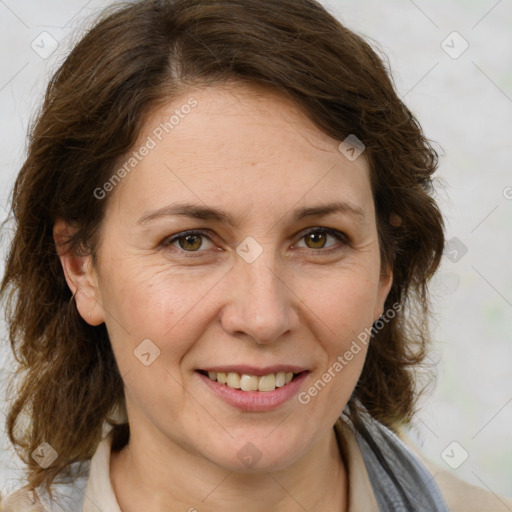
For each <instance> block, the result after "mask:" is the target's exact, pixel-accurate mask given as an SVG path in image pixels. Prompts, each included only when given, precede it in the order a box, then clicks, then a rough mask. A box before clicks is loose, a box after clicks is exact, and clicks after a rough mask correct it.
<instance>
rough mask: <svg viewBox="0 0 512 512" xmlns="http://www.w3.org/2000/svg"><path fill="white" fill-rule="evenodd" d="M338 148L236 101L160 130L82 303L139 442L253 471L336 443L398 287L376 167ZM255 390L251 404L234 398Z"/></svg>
mask: <svg viewBox="0 0 512 512" xmlns="http://www.w3.org/2000/svg"><path fill="white" fill-rule="evenodd" d="M191 98H193V99H191ZM184 105H189V106H191V108H188V107H183V106H184ZM176 110H178V113H177V114H176V115H177V117H176V115H175V118H174V120H173V121H171V122H169V119H170V118H171V116H172V115H173V114H175V111H176ZM178 118H179V121H178V122H176V119H178ZM166 122H168V124H167V125H165V123H166ZM164 126H165V127H166V129H167V131H168V132H169V133H166V129H164V128H163V127H164ZM148 137H149V138H148ZM338 144H339V141H335V140H333V139H330V138H328V137H327V136H325V135H323V134H322V133H321V132H320V131H318V129H317V128H315V126H314V125H312V123H311V122H310V121H309V120H308V119H307V118H306V117H304V116H303V115H302V114H300V113H299V112H298V111H297V110H296V109H295V108H294V107H293V106H292V105H291V104H290V103H288V102H287V101H286V100H285V99H283V98H282V97H280V96H277V95H275V94H273V93H270V92H268V91H263V90H260V89H256V88H255V87H250V88H249V87H248V86H241V85H239V86H235V87H231V88H229V87H227V86H224V87H220V86H219V87H210V88H205V89H199V90H193V91H191V92H190V94H188V95H186V94H185V95H184V96H183V97H182V98H180V100H178V101H173V102H172V104H169V105H168V106H167V107H165V108H162V109H160V110H159V111H158V112H157V113H155V114H154V115H152V116H151V118H150V119H149V120H148V122H147V124H146V125H145V129H144V131H143V133H141V135H140V139H139V142H138V143H137V144H136V145H135V147H134V148H133V150H134V151H137V152H138V153H137V154H138V156H136V157H135V158H137V162H138V163H137V164H136V165H134V166H133V167H131V165H127V166H126V168H125V169H129V172H127V173H126V176H124V178H123V179H122V180H121V182H118V181H119V180H116V181H113V183H115V186H113V187H112V188H113V190H111V191H110V192H109V193H110V194H112V197H110V198H108V199H109V201H110V202H109V205H108V208H107V213H106V217H105V220H104V223H103V225H102V231H101V242H100V246H99V251H98V257H99V265H98V267H97V268H96V269H95V270H94V269H92V270H90V271H89V274H88V276H89V278H90V281H88V282H89V284H90V285H91V286H90V288H88V291H87V294H86V295H87V297H89V299H87V298H86V297H85V296H83V298H82V299H80V302H79V303H78V304H79V309H80V312H81V314H82V315H83V317H84V319H86V320H88V321H89V322H90V323H94V324H98V323H101V322H103V321H104V322H105V324H106V326H107V329H108V333H109V336H110V339H111V343H112V347H113V350H114V354H115V357H116V360H117V363H118V366H119V370H120V373H121V375H122V377H123V380H124V383H125V394H126V402H127V411H128V419H129V421H130V425H131V431H132V435H135V436H138V435H140V436H142V437H144V436H146V437H147V436H152V438H153V439H156V438H157V439H161V440H164V441H165V442H167V443H168V446H175V447H179V449H180V450H186V451H187V452H188V453H190V454H192V455H194V456H199V457H201V458H202V459H208V460H209V461H211V462H213V463H214V464H217V465H220V466H222V467H224V468H228V469H230V470H234V471H241V470H247V469H248V468H250V467H252V465H253V463H254V462H257V468H258V469H259V470H262V469H263V470H270V469H272V470H277V469H280V468H285V467H287V466H288V465H290V464H292V463H293V462H294V461H295V460H297V459H298V458H299V457H301V456H302V455H304V454H306V453H307V452H308V451H309V450H310V449H311V448H313V446H314V445H315V444H316V443H318V442H319V441H320V440H321V439H322V438H325V436H326V435H328V434H329V432H332V430H331V429H332V425H333V424H334V422H335V420H336V418H337V417H338V416H339V414H340V413H341V411H342V410H343V408H344V406H345V405H346V403H347V401H348V399H349V397H350V395H351V393H352V391H353V389H354V387H355V385H356V382H357V380H358V377H359V375H360V372H361V369H362V366H363V362H364V357H365V354H366V349H365V345H364V344H361V343H359V345H358V346H359V348H360V350H359V351H358V352H357V353H355V352H356V351H355V350H354V349H352V354H353V357H352V358H351V360H347V358H346V357H344V355H345V353H346V352H347V351H350V347H351V346H352V347H353V346H354V345H353V341H354V340H357V336H358V335H359V334H360V333H362V332H364V330H365V328H370V327H371V325H372V323H373V322H374V321H375V320H376V319H377V318H378V317H379V315H380V314H382V312H383V304H384V300H385V298H386V295H387V293H388V291H389V286H390V284H391V278H390V277H382V276H381V272H380V259H379V246H378V239H377V229H376V221H375V210H374V203H373V198H372V193H371V188H370V180H369V169H368V166H367V162H366V161H365V159H364V153H363V155H362V156H360V157H359V158H357V159H356V160H354V161H351V160H349V159H348V158H347V157H346V156H345V155H344V154H343V153H341V152H340V151H339V149H338ZM144 145H145V146H146V148H147V151H146V150H141V149H140V148H141V147H142V146H144ZM144 155H145V156H144ZM129 156H133V155H131V154H130V155H129ZM139 160H140V161H139ZM127 161H128V158H127ZM134 163H135V162H134V161H132V164H134ZM121 165H122V164H121ZM119 167H121V166H119ZM120 174H121V176H122V175H123V174H124V173H122V172H121V173H120ZM118 177H119V174H118ZM106 188H107V189H108V188H109V187H108V186H107V187H106ZM99 200H106V199H99ZM334 203H336V204H338V208H336V209H334V208H332V209H331V206H332V205H333V204H334ZM184 205H186V206H184ZM324 208H325V209H327V208H328V209H329V210H330V211H329V212H328V213H326V212H323V213H322V210H324ZM192 231H193V233H190V232H192ZM187 233H188V234H187ZM84 291H86V287H84ZM93 298H94V299H95V300H96V301H97V303H95V302H91V304H92V306H91V307H90V308H89V312H90V310H91V308H92V316H90V317H88V314H87V308H86V306H85V305H84V304H86V301H87V300H91V301H92V299H93ZM94 304H96V305H94ZM340 358H341V359H342V360H343V361H344V363H343V364H342V363H341V362H340ZM337 361H338V362H339V364H340V365H341V366H342V368H341V369H340V366H339V365H336V364H335V363H336V362H337ZM208 371H210V372H217V378H218V379H219V380H220V381H221V382H218V381H214V380H211V379H210V377H209V376H208V374H207V372H208ZM287 372H293V373H294V374H298V375H297V377H295V378H294V379H293V380H292V381H291V383H288V384H285V385H284V386H283V385H282V384H283V383H284V382H283V373H284V381H285V382H286V373H287ZM326 372H327V373H329V374H330V378H328V377H325V375H324V374H325V373H326ZM227 373H231V374H232V375H226V377H225V378H227V379H228V384H224V383H222V381H223V380H224V379H223V374H227ZM219 374H220V375H219ZM244 374H246V375H247V376H245V377H242V378H241V381H242V384H241V385H243V387H245V388H246V389H253V390H252V391H244V390H237V389H236V386H238V385H239V384H240V383H239V380H240V376H241V375H244ZM265 375H266V377H264V378H262V379H260V378H259V377H262V376H265ZM211 376H212V377H215V373H212V374H211ZM318 381H321V382H320V383H318ZM315 383H317V385H316V388H315V387H314V384H315ZM276 384H277V386H278V387H276ZM231 386H234V387H231ZM255 386H260V387H261V389H266V391H264V390H262V391H259V390H258V391H255V390H254V387H255ZM312 386H313V388H314V389H315V390H316V393H315V391H314V390H313V391H312V392H309V391H308V390H309V389H310V388H311V387H312ZM272 389H274V391H272ZM251 461H252V462H251Z"/></svg>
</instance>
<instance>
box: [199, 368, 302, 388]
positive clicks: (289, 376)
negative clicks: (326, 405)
mask: <svg viewBox="0 0 512 512" xmlns="http://www.w3.org/2000/svg"><path fill="white" fill-rule="evenodd" d="M200 373H202V374H203V375H206V376H208V378H209V379H210V380H213V381H216V382H218V383H220V384H225V385H226V386H229V387H230V388H232V389H241V390H242V391H265V392H268V391H274V390H275V389H276V388H281V387H283V386H285V385H286V384H288V383H290V382H291V381H292V380H293V378H294V377H295V376H296V375H298V374H297V373H293V372H277V373H269V374H267V375H261V376H258V375H249V374H246V373H237V372H207V371H204V370H200Z"/></svg>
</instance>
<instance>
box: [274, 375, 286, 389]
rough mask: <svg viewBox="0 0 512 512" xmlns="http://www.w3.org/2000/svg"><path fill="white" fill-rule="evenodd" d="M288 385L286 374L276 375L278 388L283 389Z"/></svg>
mask: <svg viewBox="0 0 512 512" xmlns="http://www.w3.org/2000/svg"><path fill="white" fill-rule="evenodd" d="M285 384H286V373H284V372H279V373H276V388H280V387H283V386H284V385H285Z"/></svg>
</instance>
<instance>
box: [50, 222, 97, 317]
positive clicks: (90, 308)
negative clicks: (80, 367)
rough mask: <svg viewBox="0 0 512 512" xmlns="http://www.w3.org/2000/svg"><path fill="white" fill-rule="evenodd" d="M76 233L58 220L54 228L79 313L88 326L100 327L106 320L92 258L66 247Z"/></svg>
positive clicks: (68, 225) (60, 255)
mask: <svg viewBox="0 0 512 512" xmlns="http://www.w3.org/2000/svg"><path fill="white" fill-rule="evenodd" d="M75 231H76V228H73V227H72V226H71V225H70V224H68V223H67V222H65V221H64V220H62V219H57V220H56V221H55V224H54V226H53V239H54V241H55V246H56V247H57V254H58V256H59V259H60V262H61V265H62V269H63V270H64V276H65V278H66V282H67V283H68V286H69V289H70V290H71V293H72V294H73V295H74V297H75V302H76V307H77V309H78V313H79V314H80V316H81V317H82V318H83V319H84V320H85V321H86V322H87V323H88V324H90V325H100V324H101V323H103V322H104V321H105V318H104V314H103V308H102V307H101V304H100V302H99V299H100V294H99V286H98V275H97V272H96V270H95V268H94V266H93V263H92V256H91V255H87V256H79V255H77V254H74V253H73V252H72V251H71V250H69V248H68V247H67V245H66V242H67V241H68V239H69V237H70V236H71V235H72V234H73V233H74V232H75Z"/></svg>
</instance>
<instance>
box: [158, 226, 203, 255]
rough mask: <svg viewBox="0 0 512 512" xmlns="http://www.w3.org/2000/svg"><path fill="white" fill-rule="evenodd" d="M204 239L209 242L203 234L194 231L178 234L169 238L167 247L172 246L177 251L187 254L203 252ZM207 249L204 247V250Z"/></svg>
mask: <svg viewBox="0 0 512 512" xmlns="http://www.w3.org/2000/svg"><path fill="white" fill-rule="evenodd" d="M205 239H206V240H209V239H208V236H207V235H206V234H204V233H200V232H194V231H192V232H185V233H179V234H178V235H176V236H174V237H172V238H170V239H169V240H168V242H167V245H172V246H173V247H176V248H177V249H181V250H183V251H187V252H203V251H204V250H205V248H204V247H203V246H204V241H205ZM176 244H178V245H176ZM201 248H202V249H201ZM207 248H208V247H206V249H207ZM199 249H201V250H199Z"/></svg>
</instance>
